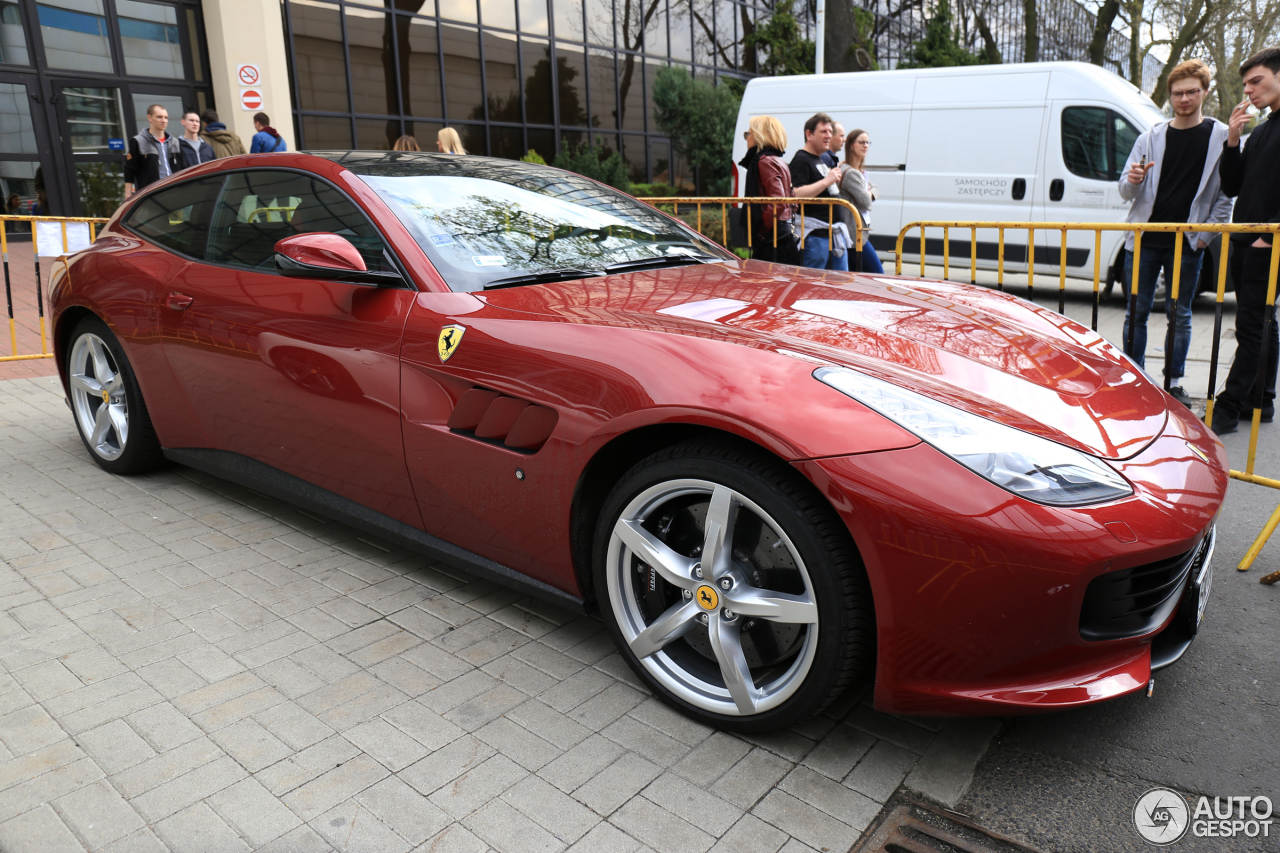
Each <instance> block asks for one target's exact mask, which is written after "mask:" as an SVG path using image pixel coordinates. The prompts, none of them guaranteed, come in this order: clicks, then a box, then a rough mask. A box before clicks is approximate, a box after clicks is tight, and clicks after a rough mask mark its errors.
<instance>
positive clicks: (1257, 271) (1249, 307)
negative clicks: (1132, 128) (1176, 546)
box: [1213, 47, 1280, 435]
mask: <svg viewBox="0 0 1280 853" xmlns="http://www.w3.org/2000/svg"><path fill="white" fill-rule="evenodd" d="M1240 77H1241V78H1242V79H1243V80H1244V94H1245V97H1246V99H1247V100H1245V101H1242V102H1241V103H1239V104H1237V105H1236V108H1235V109H1234V110H1232V112H1231V118H1230V121H1229V128H1228V132H1227V141H1226V143H1225V144H1224V146H1223V149H1222V163H1221V164H1220V165H1219V167H1218V171H1219V172H1221V174H1222V189H1223V192H1225V193H1226V194H1227V195H1230V196H1238V197H1237V198H1236V209H1235V215H1234V216H1233V217H1232V218H1233V219H1234V221H1236V222H1272V223H1275V222H1280V119H1277V118H1276V115H1277V113H1280V47H1268V48H1266V49H1264V50H1260V51H1258V52H1257V53H1255V54H1254V55H1253V56H1251V57H1249V58H1248V59H1246V60H1245V61H1244V62H1242V63H1241V64H1240ZM1250 104H1252V105H1253V106H1254V107H1255V108H1257V109H1259V110H1261V109H1264V108H1266V107H1270V108H1271V114H1270V115H1269V116H1268V117H1267V120H1266V121H1260V122H1258V126H1257V127H1255V128H1254V130H1253V133H1251V134H1250V135H1249V141H1248V143H1247V144H1245V145H1243V146H1242V145H1241V144H1240V133H1241V131H1242V130H1243V129H1244V126H1245V125H1246V124H1248V123H1249V122H1250V121H1251V120H1252V117H1251V116H1250V115H1249V112H1248V107H1249V105H1250ZM1242 149H1243V150H1242ZM1271 242H1272V241H1271V235H1270V234H1261V235H1259V234H1233V235H1231V250H1232V251H1231V278H1232V280H1233V281H1234V282H1235V284H1236V356H1235V358H1234V359H1233V360H1232V362H1231V372H1230V373H1229V374H1228V375H1227V386H1226V388H1225V389H1223V391H1222V393H1221V394H1219V395H1218V399H1217V400H1216V401H1215V402H1214V406H1213V431H1214V432H1216V433H1218V434H1219V435H1222V434H1224V433H1228V432H1234V431H1235V429H1236V426H1237V424H1238V423H1239V420H1240V418H1241V417H1242V416H1244V415H1245V414H1246V413H1248V412H1249V411H1251V410H1252V409H1253V407H1254V401H1255V396H1254V395H1255V394H1256V392H1257V385H1256V384H1255V383H1261V385H1262V420H1263V421H1264V422H1269V421H1271V420H1272V418H1273V417H1274V416H1275V399H1276V365H1277V355H1278V353H1280V335H1277V330H1276V323H1275V310H1276V309H1275V305H1274V304H1271V305H1268V304H1267V280H1268V278H1270V271H1271ZM1268 314H1269V315H1270V319H1271V331H1270V334H1269V335H1268V340H1267V341H1265V342H1264V341H1263V339H1262V326H1263V324H1264V322H1266V320H1267V315H1268ZM1264 345H1265V347H1266V354H1267V357H1266V367H1265V368H1263V361H1262V349H1263V347H1264Z"/></svg>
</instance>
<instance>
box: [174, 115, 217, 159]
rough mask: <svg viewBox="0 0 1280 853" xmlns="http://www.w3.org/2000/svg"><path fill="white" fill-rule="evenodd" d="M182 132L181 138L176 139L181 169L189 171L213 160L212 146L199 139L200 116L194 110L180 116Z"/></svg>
mask: <svg viewBox="0 0 1280 853" xmlns="http://www.w3.org/2000/svg"><path fill="white" fill-rule="evenodd" d="M182 130H183V134H182V136H180V137H178V148H179V149H180V150H181V151H182V167H181V168H183V169H190V168H191V167H192V166H199V165H200V164H201V163H208V162H209V161H210V160H213V159H215V158H214V156H213V146H212V145H210V144H209V143H207V142H205V141H204V140H203V139H201V138H200V115H199V114H198V113H197V112H196V111H195V110H187V111H186V112H185V113H183V114H182Z"/></svg>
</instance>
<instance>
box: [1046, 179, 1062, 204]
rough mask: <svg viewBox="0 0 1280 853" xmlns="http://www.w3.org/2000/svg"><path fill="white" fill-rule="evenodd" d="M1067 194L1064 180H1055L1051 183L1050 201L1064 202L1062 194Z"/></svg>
mask: <svg viewBox="0 0 1280 853" xmlns="http://www.w3.org/2000/svg"><path fill="white" fill-rule="evenodd" d="M1064 192H1066V184H1064V183H1063V181H1062V178H1054V179H1053V180H1052V181H1050V182H1049V201H1062V194H1063V193H1064Z"/></svg>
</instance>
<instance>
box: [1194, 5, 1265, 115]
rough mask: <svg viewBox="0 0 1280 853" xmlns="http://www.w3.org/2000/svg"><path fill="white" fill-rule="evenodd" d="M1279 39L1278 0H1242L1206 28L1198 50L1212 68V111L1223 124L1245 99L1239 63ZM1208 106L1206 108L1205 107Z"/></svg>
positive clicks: (1228, 8)
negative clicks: (1236, 106)
mask: <svg viewBox="0 0 1280 853" xmlns="http://www.w3.org/2000/svg"><path fill="white" fill-rule="evenodd" d="M1278 38H1280V0H1242V2H1237V3H1235V4H1233V5H1231V6H1227V7H1224V8H1223V9H1222V11H1221V13H1220V14H1218V15H1216V16H1214V18H1213V20H1212V21H1210V22H1209V24H1208V26H1206V27H1205V31H1204V33H1203V34H1202V37H1201V39H1200V43H1199V47H1200V50H1201V52H1202V54H1203V56H1204V58H1205V60H1206V61H1207V62H1208V63H1209V64H1210V65H1211V66H1213V69H1214V91H1213V93H1212V96H1211V97H1212V101H1213V103H1212V106H1211V108H1210V109H1211V111H1212V112H1213V113H1214V114H1215V115H1216V116H1217V117H1218V118H1219V119H1222V120H1223V121H1226V120H1227V117H1228V116H1230V115H1231V110H1232V108H1233V107H1235V105H1236V104H1238V103H1240V102H1241V101H1242V100H1244V83H1243V82H1242V81H1241V79H1240V75H1239V74H1238V73H1237V71H1236V69H1238V68H1239V67H1240V63H1241V62H1243V61H1244V60H1246V59H1248V58H1249V57H1250V56H1252V55H1253V54H1255V53H1257V52H1258V51H1259V50H1261V49H1262V48H1264V47H1266V46H1267V45H1268V44H1274V43H1275V42H1276V40H1277V39H1278ZM1207 106H1208V105H1207Z"/></svg>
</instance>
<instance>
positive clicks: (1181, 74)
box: [1120, 59, 1231, 408]
mask: <svg viewBox="0 0 1280 853" xmlns="http://www.w3.org/2000/svg"><path fill="white" fill-rule="evenodd" d="M1211 82H1212V78H1211V77H1210V75H1209V69H1208V67H1207V66H1206V65H1205V64H1204V63H1203V62H1201V61H1200V60H1198V59H1191V60H1188V61H1186V62H1183V63H1181V64H1180V65H1178V66H1176V67H1175V68H1174V69H1173V71H1171V72H1169V101H1170V103H1172V104H1173V119H1172V120H1170V121H1165V122H1160V123H1159V124H1157V125H1155V126H1154V127H1152V128H1151V129H1150V130H1148V131H1146V132H1145V133H1143V134H1142V135H1141V136H1139V137H1138V139H1137V141H1136V142H1134V145H1133V151H1131V152H1130V153H1129V161H1128V163H1126V165H1125V171H1124V177H1122V178H1121V179H1120V197H1121V198H1123V199H1125V200H1126V201H1131V202H1132V205H1131V206H1130V208H1129V215H1128V217H1127V218H1126V220H1125V221H1126V222H1133V223H1140V222H1175V223H1183V222H1205V223H1214V222H1226V221H1228V220H1229V218H1230V216H1231V199H1229V198H1227V197H1226V196H1225V195H1223V193H1222V190H1221V186H1222V184H1221V179H1220V178H1219V175H1218V161H1219V160H1220V159H1221V156H1222V143H1223V142H1225V141H1226V139H1227V126H1226V125H1225V124H1223V123H1222V122H1220V121H1218V120H1217V119H1214V118H1205V117H1204V114H1203V113H1202V112H1201V105H1202V104H1203V103H1204V99H1205V96H1206V95H1208V94H1209V85H1210V83H1211ZM1212 236H1213V235H1212V234H1205V233H1190V234H1187V235H1185V236H1184V235H1181V234H1171V233H1161V232H1157V231H1148V232H1146V233H1144V234H1143V235H1142V254H1141V257H1140V258H1139V259H1138V261H1139V263H1138V268H1139V269H1138V296H1137V300H1136V301H1135V302H1134V304H1133V305H1132V306H1131V308H1132V310H1131V311H1129V312H1127V313H1126V314H1125V321H1124V332H1123V334H1124V338H1123V340H1124V351H1125V354H1127V355H1128V356H1129V357H1130V358H1132V359H1133V360H1134V361H1136V362H1137V363H1138V366H1139V367H1141V368H1143V369H1146V359H1145V353H1146V350H1147V320H1148V318H1149V317H1150V316H1151V307H1152V304H1153V302H1154V300H1155V293H1156V282H1157V281H1158V280H1159V278H1160V272H1161V271H1162V270H1163V271H1164V276H1165V281H1166V282H1168V283H1169V298H1168V299H1166V300H1165V315H1166V317H1171V318H1173V319H1172V325H1173V327H1174V329H1173V339H1172V343H1171V342H1170V339H1169V334H1168V333H1167V332H1166V335H1165V350H1166V352H1168V351H1170V350H1169V348H1170V346H1172V356H1173V357H1172V359H1171V360H1170V363H1169V367H1168V368H1167V369H1166V371H1165V372H1166V373H1167V374H1168V375H1169V382H1170V386H1171V387H1170V388H1169V394H1170V395H1171V396H1172V397H1173V398H1174V399H1175V400H1177V401H1178V402H1179V403H1182V404H1183V405H1184V406H1187V407H1188V408H1190V407H1191V396H1190V395H1189V394H1187V392H1186V391H1184V390H1183V388H1182V382H1181V380H1182V377H1183V376H1184V375H1185V374H1186V367H1187V348H1188V347H1189V346H1190V343H1191V301H1192V300H1193V299H1195V296H1196V280H1197V278H1198V277H1199V273H1200V257H1201V255H1202V254H1203V251H1204V247H1205V246H1206V245H1208V243H1209V240H1210V238H1211V237H1212ZM1175 240H1181V241H1182V270H1181V272H1180V273H1179V276H1178V299H1177V307H1176V310H1175V309H1174V300H1173V272H1174V268H1173V257H1174V243H1175ZM1124 245H1125V254H1124V275H1125V291H1124V292H1125V297H1126V299H1132V298H1133V295H1132V294H1133V246H1134V237H1133V232H1129V233H1128V234H1126V235H1125V243H1124ZM1130 318H1132V320H1133V328H1130V326H1129V321H1130Z"/></svg>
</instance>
